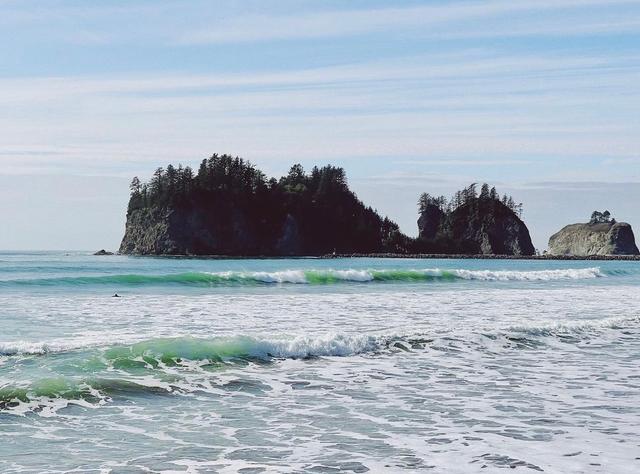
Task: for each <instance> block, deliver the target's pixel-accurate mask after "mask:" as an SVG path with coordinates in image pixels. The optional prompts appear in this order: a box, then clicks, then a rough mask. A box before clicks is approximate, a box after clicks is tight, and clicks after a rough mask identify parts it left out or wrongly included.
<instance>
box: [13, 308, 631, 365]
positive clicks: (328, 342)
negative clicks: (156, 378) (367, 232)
mask: <svg viewBox="0 0 640 474" xmlns="http://www.w3.org/2000/svg"><path fill="white" fill-rule="evenodd" d="M639 325H640V315H634V316H627V317H617V318H606V319H600V320H584V321H569V322H565V323H557V324H545V325H535V324H532V325H521V326H510V327H506V328H502V329H500V328H496V329H495V330H493V331H489V332H488V333H487V332H484V331H480V332H479V333H478V334H482V335H483V336H487V335H488V334H489V335H494V336H495V335H505V334H524V335H527V336H530V337H553V336H555V335H558V334H574V335H576V336H579V335H582V334H586V333H591V332H597V331H603V330H608V329H613V330H619V329H630V328H638V326H639ZM472 336H473V334H472V333H469V334H463V333H458V331H456V330H453V329H452V332H451V334H449V335H448V336H447V338H448V339H454V338H460V339H469V338H470V337H472ZM425 341H433V339H432V338H431V335H429V334H424V333H414V334H381V335H372V334H347V333H326V334H321V335H317V336H304V335H297V336H288V335H282V336H272V337H258V336H246V335H234V336H220V337H211V338H200V337H192V336H180V337H165V338H154V339H147V340H138V341H134V342H131V343H122V342H121V339H120V340H119V342H115V341H104V340H102V341H100V342H99V341H97V340H95V339H89V340H86V341H84V342H82V341H81V340H77V339H71V340H68V341H64V340H58V341H50V342H25V341H16V342H0V356H4V357H13V356H37V355H48V354H63V353H71V352H82V351H85V352H86V351H89V352H91V353H93V354H94V355H95V354H96V352H95V351H96V350H97V351H99V352H98V354H99V358H100V359H101V360H102V361H103V362H104V363H106V364H110V363H111V362H112V361H117V360H123V359H128V360H132V361H134V360H137V361H140V362H146V363H149V361H151V360H155V361H160V362H167V361H176V360H190V361H217V362H224V361H229V360H233V359H260V360H265V361H268V360H271V359H274V358H275V359H305V358H310V357H347V356H353V355H358V354H364V353H371V352H379V351H382V350H385V349H389V348H401V349H406V348H409V347H412V346H415V345H416V344H418V345H420V344H422V343H424V342H425ZM151 365H155V363H152V364H151Z"/></svg>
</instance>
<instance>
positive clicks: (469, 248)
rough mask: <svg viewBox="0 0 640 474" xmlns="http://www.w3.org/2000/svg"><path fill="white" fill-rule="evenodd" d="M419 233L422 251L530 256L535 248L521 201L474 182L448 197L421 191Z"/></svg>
mask: <svg viewBox="0 0 640 474" xmlns="http://www.w3.org/2000/svg"><path fill="white" fill-rule="evenodd" d="M418 206H419V210H420V218H419V219H418V231H419V236H418V239H417V241H416V244H415V245H416V249H417V250H418V251H419V252H425V253H445V254H450V253H457V254H467V255H468V254H472V255H533V254H534V253H535V248H534V247H533V244H532V243H531V236H530V235H529V230H528V229H527V226H526V225H525V223H524V222H523V221H522V220H521V219H520V215H521V213H522V204H516V203H515V201H514V200H513V198H512V197H510V196H506V195H505V196H503V197H500V196H499V195H498V193H497V191H496V189H495V188H491V189H489V186H488V185H487V184H483V185H482V188H481V191H480V194H478V193H477V191H476V184H475V183H474V184H472V185H470V186H469V187H467V188H465V189H463V190H461V191H458V192H457V193H456V194H455V195H454V196H453V197H452V198H451V199H450V200H447V199H446V198H445V197H443V196H440V197H433V196H430V195H429V194H427V193H424V194H422V196H421V197H420V201H419V203H418Z"/></svg>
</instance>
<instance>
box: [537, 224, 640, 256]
mask: <svg viewBox="0 0 640 474" xmlns="http://www.w3.org/2000/svg"><path fill="white" fill-rule="evenodd" d="M638 253H639V252H638V247H637V246H636V242H635V238H634V235H633V230H632V229H631V226H630V225H629V224H627V223H626V222H599V223H587V224H571V225H568V226H566V227H564V228H562V229H561V230H560V231H559V232H557V233H555V234H553V235H552V236H551V238H550V239H549V254H551V255H575V256H589V255H638Z"/></svg>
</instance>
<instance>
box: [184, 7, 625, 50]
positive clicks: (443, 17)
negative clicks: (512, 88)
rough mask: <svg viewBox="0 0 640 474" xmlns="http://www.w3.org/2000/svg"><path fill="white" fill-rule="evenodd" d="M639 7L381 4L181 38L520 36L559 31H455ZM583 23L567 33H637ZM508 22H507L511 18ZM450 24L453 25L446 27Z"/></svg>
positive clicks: (265, 19) (244, 21)
mask: <svg viewBox="0 0 640 474" xmlns="http://www.w3.org/2000/svg"><path fill="white" fill-rule="evenodd" d="M634 4H635V5H637V3H636V2H635V1H633V0H584V1H580V0H556V1H547V0H539V1H531V0H525V1H517V2H514V1H501V0H499V1H485V2H456V3H451V4H447V5H437V6H436V5H432V6H419V7H405V8H380V9H373V10H364V9H363V10H334V11H320V12H314V13H304V14H297V15H281V16H266V15H261V16H248V17H243V18H234V19H231V20H227V21H223V22H215V23H213V24H212V25H211V26H210V27H207V28H203V29H199V30H196V31H188V32H185V33H182V34H181V35H180V36H178V37H177V42H178V43H181V44H207V43H209V44H210V43H238V42H255V41H273V40H294V39H317V38H326V37H339V36H352V35H361V34H370V33H375V32H381V31H393V32H398V31H402V30H404V29H421V30H422V31H420V33H419V34H420V35H424V36H438V37H447V36H449V37H469V36H475V35H477V36H488V35H492V36H500V35H504V36H519V35H534V34H540V35H547V34H558V33H560V32H561V30H559V29H558V24H557V22H553V18H551V20H552V24H551V25H549V27H548V28H545V27H544V25H545V24H548V23H549V18H546V17H545V18H543V19H542V21H535V20H534V23H535V24H534V25H533V26H532V27H528V28H524V29H514V28H508V27H507V28H504V27H502V28H498V29H487V28H486V27H485V28H483V29H480V28H474V29H473V30H472V31H469V30H468V29H467V28H465V29H463V30H462V31H459V32H456V31H455V30H454V31H453V32H452V31H451V30H450V29H451V27H455V25H456V24H460V23H466V22H469V21H476V25H481V24H482V23H481V22H478V20H483V21H488V20H491V19H495V18H501V17H505V16H509V15H513V16H515V17H516V18H517V15H522V14H530V13H532V12H533V13H536V12H538V13H543V14H544V13H549V12H553V11H574V10H578V11H579V10H584V9H588V8H596V9H598V8H600V9H606V8H607V7H612V6H615V5H634ZM577 20H578V23H577V24H573V25H571V26H570V27H569V28H568V29H567V25H566V24H564V32H565V33H568V34H588V33H596V32H602V31H612V30H613V29H614V28H618V29H621V28H622V29H624V30H625V31H633V28H635V27H636V26H637V19H636V20H629V19H628V18H625V17H624V16H618V17H617V20H618V21H617V26H616V23H604V22H593V21H591V19H590V18H588V17H587V18H586V19H585V18H582V17H581V16H578V17H577ZM507 23H508V22H507ZM445 28H448V29H445Z"/></svg>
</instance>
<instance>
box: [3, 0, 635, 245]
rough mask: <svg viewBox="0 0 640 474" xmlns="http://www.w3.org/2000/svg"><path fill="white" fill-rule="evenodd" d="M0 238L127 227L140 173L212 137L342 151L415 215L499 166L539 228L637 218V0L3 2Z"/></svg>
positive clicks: (206, 144)
mask: <svg viewBox="0 0 640 474" xmlns="http://www.w3.org/2000/svg"><path fill="white" fill-rule="evenodd" d="M0 4H1V5H2V15H1V16H0V40H1V41H0V107H2V110H3V114H2V116H0V130H1V131H0V165H2V166H0V220H1V221H2V225H1V226H0V248H5V249H17V248H22V249H24V248H30V249H37V248H41V249H45V248H67V249H73V248H81V249H95V248H96V247H109V248H115V247H116V246H117V244H118V242H119V239H120V237H121V234H122V232H123V226H124V213H125V208H126V201H127V198H128V189H127V188H128V182H129V180H130V178H131V177H132V176H133V175H139V176H140V177H141V178H146V177H148V176H150V175H151V173H152V172H153V169H154V168H156V167H157V166H166V164H167V163H169V162H172V163H180V162H181V163H183V164H191V165H195V164H197V163H198V161H199V160H201V159H202V158H204V157H206V156H208V155H210V154H211V153H214V152H218V153H231V154H236V155H240V156H243V157H244V158H247V159H249V160H251V161H253V162H254V163H256V165H258V167H260V168H261V169H263V170H264V171H265V172H266V173H267V174H269V175H275V176H279V175H281V174H283V173H285V172H286V171H287V169H288V167H289V166H290V165H291V164H292V163H295V162H302V163H303V164H304V165H305V166H307V167H310V166H312V165H313V164H325V163H334V164H337V165H340V166H344V167H345V169H346V170H347V174H348V177H349V181H350V184H351V186H352V188H353V189H354V190H355V191H356V192H357V194H358V195H359V197H360V198H361V199H362V200H363V201H365V202H366V203H367V204H371V205H372V206H374V207H376V208H377V209H378V210H379V211H380V212H382V213H384V214H388V215H389V216H390V217H391V218H392V219H395V220H396V221H398V223H399V224H400V225H401V227H402V228H403V230H404V231H405V232H407V233H409V234H414V233H415V230H416V226H415V220H416V217H417V216H416V206H415V202H416V199H417V196H418V194H419V193H420V192H422V191H428V192H430V193H432V194H440V193H442V194H445V195H450V194H451V193H452V192H453V191H455V190H456V189H458V188H459V187H461V186H465V185H468V184H469V183H470V182H473V181H478V182H483V181H487V182H489V183H491V184H495V185H496V186H497V187H498V189H499V190H500V191H501V192H508V193H510V194H513V195H514V197H515V198H516V199H517V200H518V201H522V202H523V203H524V207H525V214H524V217H525V221H526V222H527V224H528V226H529V228H530V230H531V233H532V237H533V240H534V244H535V245H536V247H538V248H541V249H542V248H544V247H546V241H547V239H548V237H549V235H550V234H551V233H552V232H554V231H556V230H558V229H559V228H560V227H562V226H563V225H565V224H567V223H571V222H576V221H585V220H586V219H587V218H588V216H589V214H590V213H591V211H593V210H595V209H600V210H603V209H605V208H606V209H609V210H610V211H611V212H612V213H613V215H614V216H615V217H616V218H618V219H619V220H625V221H628V222H630V223H631V224H632V225H634V224H637V225H638V226H640V211H638V209H637V205H636V204H635V203H637V202H638V198H639V197H640V184H639V183H640V151H639V150H640V114H638V108H639V106H640V53H639V52H638V51H639V49H638V45H639V44H640V2H638V1H635V0H581V1H576V0H554V1H547V0H535V1H534V0H521V1H518V2H512V1H505V0H493V1H482V2H480V1H477V2H474V1H471V2H445V1H432V2H424V1H414V0H404V1H402V0H398V1H391V0H367V1H364V0H354V1H351V2H348V3H346V2H343V1H338V0H328V1H326V2H321V3H319V2H316V1H310V0H296V1H292V0H278V1H275V0H261V1H257V0H247V1H246V2H235V1H231V0H229V1H219V2H207V1H204V0H203V1H193V2H177V1H174V0H161V1H132V2H126V3H123V2H120V1H115V0H113V1H109V0H107V1H104V2H100V3H99V4H97V5H93V6H88V4H87V3H86V2H78V1H73V0H61V1H58V2H47V3H43V2H37V1H31V0H25V1H21V2H11V1H10V2H2V1H1V0H0Z"/></svg>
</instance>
